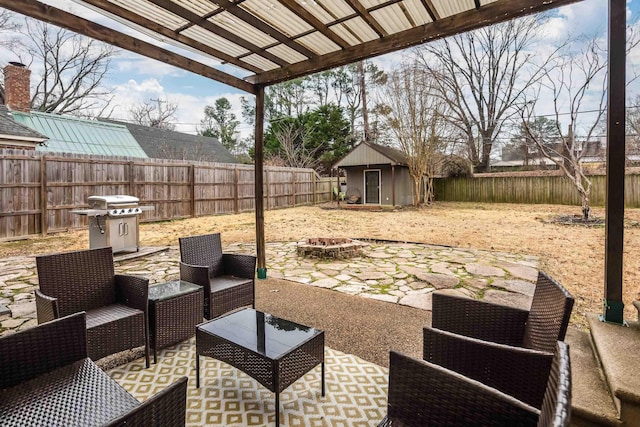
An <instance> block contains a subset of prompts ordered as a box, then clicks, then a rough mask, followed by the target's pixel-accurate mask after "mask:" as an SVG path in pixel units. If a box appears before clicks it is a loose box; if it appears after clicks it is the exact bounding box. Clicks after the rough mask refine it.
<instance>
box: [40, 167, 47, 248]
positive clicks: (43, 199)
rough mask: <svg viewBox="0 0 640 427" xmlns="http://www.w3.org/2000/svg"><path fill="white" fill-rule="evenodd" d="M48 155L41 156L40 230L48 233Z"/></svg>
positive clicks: (45, 233)
mask: <svg viewBox="0 0 640 427" xmlns="http://www.w3.org/2000/svg"><path fill="white" fill-rule="evenodd" d="M47 228H48V227H47V156H42V157H40V232H41V233H42V236H43V237H44V236H46V235H47Z"/></svg>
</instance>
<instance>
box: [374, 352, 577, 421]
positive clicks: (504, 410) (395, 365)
mask: <svg viewBox="0 0 640 427" xmlns="http://www.w3.org/2000/svg"><path fill="white" fill-rule="evenodd" d="M389 359H390V360H389V394H388V411H387V416H386V417H385V418H384V419H383V420H382V422H381V423H380V424H379V426H378V427H392V426H403V427H422V426H539V427H551V426H553V427H564V426H568V425H569V421H570V418H571V365H570V360H569V349H568V346H567V345H566V344H565V343H563V342H558V343H557V349H556V351H555V352H554V358H553V363H552V367H551V371H550V375H549V377H548V381H547V384H546V389H545V394H544V402H543V404H542V409H540V410H539V409H536V408H534V407H532V406H530V405H527V404H526V403H524V402H521V401H519V400H517V399H515V398H513V397H512V396H509V395H507V394H505V393H502V392H500V391H498V390H496V389H494V388H491V387H489V386H487V385H485V384H482V383H480V382H478V381H475V380H473V379H470V378H467V377H465V376H463V375H460V374H458V373H457V372H454V371H451V370H448V369H446V368H443V367H441V366H438V365H435V364H432V363H429V362H425V361H423V360H418V359H414V358H412V357H409V356H405V355H403V354H401V353H397V352H395V351H391V353H390V357H389Z"/></svg>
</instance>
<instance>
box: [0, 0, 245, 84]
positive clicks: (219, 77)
mask: <svg viewBox="0 0 640 427" xmlns="http://www.w3.org/2000/svg"><path fill="white" fill-rule="evenodd" d="M0 7H3V8H5V9H8V10H12V11H14V12H17V13H20V14H22V15H26V16H30V17H32V18H35V19H38V20H40V21H44V22H48V23H50V24H53V25H56V26H58V27H62V28H66V29H67V30H70V31H73V32H74V33H78V34H82V35H85V36H87V37H91V38H92V39H95V40H99V41H102V42H105V43H109V44H111V45H114V46H117V47H119V48H122V49H125V50H129V51H131V52H135V53H138V54H140V55H143V56H146V57H148V58H152V59H156V60H158V61H160V62H163V63H165V64H169V65H173V66H174V67H178V68H182V69H183V70H187V71H191V72H192V73H196V74H200V75H201V76H204V77H208V78H211V79H213V80H216V81H219V82H220V83H224V84H226V85H229V86H232V87H235V88H236V89H240V90H242V91H245V92H249V93H255V89H254V86H253V84H251V83H248V82H247V81H245V80H242V79H239V78H237V77H234V76H232V75H231V74H227V73H224V72H222V71H220V70H216V69H215V68H212V67H209V66H207V65H204V64H201V63H199V62H197V61H194V60H191V59H189V58H187V57H184V56H182V55H179V54H177V53H174V52H171V51H169V50H166V49H163V48H161V47H158V46H155V45H153V44H151V43H147V42H144V41H142V40H138V39H135V38H133V37H131V36H130V35H127V34H123V33H121V32H119V31H116V30H113V29H111V28H107V27H105V26H103V25H100V24H96V23H95V22H91V21H88V20H86V19H84V18H80V17H78V16H76V15H73V14H71V13H68V12H65V11H63V10H60V9H57V8H55V7H53V6H49V5H46V4H43V3H41V2H39V1H37V0H20V1H14V0H0Z"/></svg>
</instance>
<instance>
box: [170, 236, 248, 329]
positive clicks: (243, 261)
mask: <svg viewBox="0 0 640 427" xmlns="http://www.w3.org/2000/svg"><path fill="white" fill-rule="evenodd" d="M178 240H179V242H180V279H182V280H185V281H187V282H191V283H195V284H196V285H200V286H202V287H203V288H204V317H205V318H206V319H213V318H215V317H219V316H222V315H223V314H226V313H228V312H230V311H233V310H236V309H238V308H241V307H246V306H251V307H253V308H255V283H254V279H255V271H256V257H255V256H252V255H240V254H223V253H222V244H221V242H220V233H214V234H205V235H201V236H192V237H181V238H180V239H178Z"/></svg>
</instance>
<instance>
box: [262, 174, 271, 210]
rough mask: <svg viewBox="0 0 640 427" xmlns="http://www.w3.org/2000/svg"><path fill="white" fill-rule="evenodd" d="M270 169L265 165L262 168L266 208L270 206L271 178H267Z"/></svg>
mask: <svg viewBox="0 0 640 427" xmlns="http://www.w3.org/2000/svg"><path fill="white" fill-rule="evenodd" d="M269 171H270V169H269V168H268V167H267V168H265V169H264V183H265V185H266V186H267V210H269V208H270V207H271V182H270V181H271V180H270V179H269Z"/></svg>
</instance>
